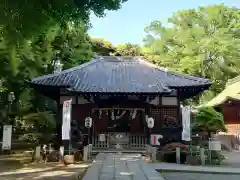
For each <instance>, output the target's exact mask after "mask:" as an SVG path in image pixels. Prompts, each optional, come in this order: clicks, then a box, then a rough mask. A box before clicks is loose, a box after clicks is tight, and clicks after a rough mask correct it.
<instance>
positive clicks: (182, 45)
mask: <svg viewBox="0 0 240 180" xmlns="http://www.w3.org/2000/svg"><path fill="white" fill-rule="evenodd" d="M239 17H240V14H239V9H237V8H230V7H227V6H224V5H214V6H207V7H200V8H198V9H197V10H195V9H189V10H182V11H178V12H176V13H174V14H173V16H172V17H171V18H169V19H168V22H169V23H170V26H168V27H165V26H163V25H162V24H161V22H159V21H154V22H152V23H151V24H150V26H148V27H146V32H147V36H146V37H145V39H144V48H148V50H149V51H150V52H149V51H148V53H147V56H148V57H149V58H151V59H152V60H153V61H154V62H155V63H157V64H158V65H160V66H165V67H167V68H169V69H171V70H174V71H179V72H183V73H187V74H191V75H195V76H202V77H206V78H209V79H210V80H211V81H212V82H213V85H212V87H211V91H212V92H213V93H209V92H207V93H208V98H212V97H210V96H209V95H210V94H211V95H212V96H214V95H216V94H217V93H219V92H220V91H221V90H222V89H223V88H224V85H225V83H226V81H227V79H229V78H232V77H234V76H236V75H237V74H239V72H240V71H239V65H240V64H239V63H240V46H239V44H240V34H239V31H238V29H239V27H240V22H239ZM205 100H207V99H206V98H205Z"/></svg>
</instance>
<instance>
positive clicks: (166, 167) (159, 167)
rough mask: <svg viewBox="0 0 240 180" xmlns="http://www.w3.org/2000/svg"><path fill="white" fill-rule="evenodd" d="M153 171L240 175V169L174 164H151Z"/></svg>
mask: <svg viewBox="0 0 240 180" xmlns="http://www.w3.org/2000/svg"><path fill="white" fill-rule="evenodd" d="M150 166H151V167H152V168H153V169H156V170H157V171H159V170H167V171H186V172H192V173H194V172H205V173H219V174H240V169H239V168H234V167H223V166H191V165H183V164H173V163H151V165H150ZM239 179H240V178H239Z"/></svg>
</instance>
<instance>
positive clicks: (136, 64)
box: [31, 56, 211, 93]
mask: <svg viewBox="0 0 240 180" xmlns="http://www.w3.org/2000/svg"><path fill="white" fill-rule="evenodd" d="M31 83H32V84H35V85H49V86H59V87H67V88H69V90H72V91H75V92H91V93H93V92H102V93H104V92H106V93H107V92H108V93H111V92H114V93H167V92H171V91H172V89H175V88H180V87H198V86H200V87H203V88H204V87H206V86H207V88H208V87H209V86H210V84H211V83H210V82H209V80H208V79H204V78H198V77H193V76H188V75H180V74H177V73H173V72H168V71H166V69H161V68H159V67H158V66H156V65H154V64H152V63H150V62H148V61H146V60H144V59H143V58H141V57H116V56H105V57H97V58H94V59H93V60H92V61H89V62H87V63H85V64H82V65H80V66H77V67H74V68H71V69H68V70H64V71H62V72H60V73H58V74H51V75H45V76H41V77H37V78H34V79H32V81H31Z"/></svg>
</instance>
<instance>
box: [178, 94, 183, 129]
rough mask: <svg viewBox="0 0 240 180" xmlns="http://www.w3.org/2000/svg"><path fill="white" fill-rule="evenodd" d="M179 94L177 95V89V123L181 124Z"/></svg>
mask: <svg viewBox="0 0 240 180" xmlns="http://www.w3.org/2000/svg"><path fill="white" fill-rule="evenodd" d="M180 101H181V100H180V96H179V91H178V90H177V103H178V104H177V115H178V119H179V124H180V125H182V113H181V104H180V103H181V102H180Z"/></svg>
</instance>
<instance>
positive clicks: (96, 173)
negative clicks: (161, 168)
mask: <svg viewBox="0 0 240 180" xmlns="http://www.w3.org/2000/svg"><path fill="white" fill-rule="evenodd" d="M83 180H164V179H163V177H162V176H161V174H160V173H159V172H157V171H156V170H155V169H153V168H152V167H151V166H150V164H148V163H147V162H146V161H145V160H144V159H143V157H142V156H141V155H140V154H110V153H109V154H104V153H100V154H98V155H97V156H96V159H95V161H94V162H93V164H92V166H91V167H90V168H89V169H88V171H87V173H86V174H85V176H84V177H83Z"/></svg>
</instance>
